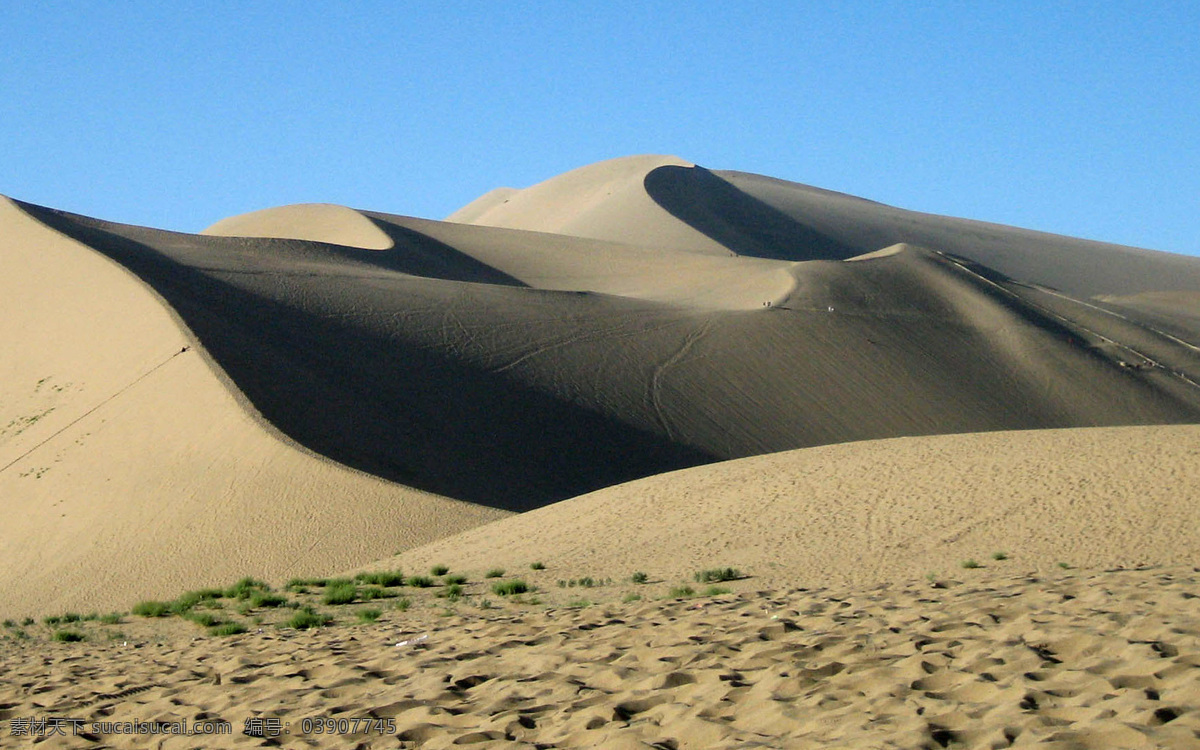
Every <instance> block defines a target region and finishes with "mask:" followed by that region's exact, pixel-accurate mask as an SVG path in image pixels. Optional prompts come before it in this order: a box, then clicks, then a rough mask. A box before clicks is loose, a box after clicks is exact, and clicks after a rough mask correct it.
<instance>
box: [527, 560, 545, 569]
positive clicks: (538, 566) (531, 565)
mask: <svg viewBox="0 0 1200 750" xmlns="http://www.w3.org/2000/svg"><path fill="white" fill-rule="evenodd" d="M529 569H530V570H545V569H546V563H544V562H541V561H539V562H532V563H529Z"/></svg>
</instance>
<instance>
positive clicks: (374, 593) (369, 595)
mask: <svg viewBox="0 0 1200 750" xmlns="http://www.w3.org/2000/svg"><path fill="white" fill-rule="evenodd" d="M389 596H395V594H392V593H389V592H388V590H387V589H385V588H383V587H382V586H367V587H365V588H362V589H359V592H358V598H359V599H361V600H363V601H364V602H370V601H374V600H376V599H386V598H387V597H389Z"/></svg>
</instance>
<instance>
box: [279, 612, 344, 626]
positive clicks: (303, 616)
mask: <svg viewBox="0 0 1200 750" xmlns="http://www.w3.org/2000/svg"><path fill="white" fill-rule="evenodd" d="M331 622H333V618H332V617H330V616H329V615H327V614H325V613H323V612H317V611H316V610H315V609H313V608H312V607H304V608H302V609H301V610H300V611H299V612H297V613H296V614H294V615H292V616H291V618H290V619H289V620H287V622H285V623H284V627H288V628H295V629H296V630H307V629H308V628H319V627H324V626H325V625H328V624H330V623H331Z"/></svg>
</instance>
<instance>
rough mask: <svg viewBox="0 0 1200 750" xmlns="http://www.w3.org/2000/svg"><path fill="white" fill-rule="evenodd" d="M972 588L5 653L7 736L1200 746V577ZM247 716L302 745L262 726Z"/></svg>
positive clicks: (496, 614) (0, 694)
mask: <svg viewBox="0 0 1200 750" xmlns="http://www.w3.org/2000/svg"><path fill="white" fill-rule="evenodd" d="M957 578H958V580H954V581H946V582H942V583H940V584H939V586H941V587H934V586H932V585H930V584H929V583H926V582H923V581H921V582H897V583H895V584H892V585H884V586H876V587H863V588H838V587H834V588H825V587H821V588H814V589H808V590H796V589H791V590H786V591H752V592H746V593H742V594H738V595H722V596H716V597H706V598H699V599H684V600H674V601H652V602H634V603H629V604H619V603H614V604H603V605H597V606H591V607H586V608H581V609H570V608H568V609H563V608H555V609H546V610H543V609H541V608H532V609H531V608H528V607H520V606H517V605H511V604H502V605H501V606H500V608H499V609H491V610H480V609H477V608H474V607H472V606H469V605H460V606H459V607H458V610H457V612H456V613H455V614H452V615H450V616H445V617H443V616H439V615H438V614H437V612H436V610H416V609H414V610H410V611H408V612H404V613H401V612H395V611H391V612H388V613H386V614H385V615H384V616H383V618H382V619H381V620H380V621H379V622H378V623H377V624H375V625H371V626H350V627H338V628H332V629H328V630H324V631H320V632H296V631H292V630H279V631H276V630H273V629H272V630H269V631H267V632H263V633H261V634H247V635H241V636H233V637H228V638H207V637H201V638H198V639H195V640H187V639H186V638H168V639H166V640H164V641H161V642H156V641H152V640H151V641H147V640H145V639H139V640H132V641H124V642H114V643H84V644H46V643H37V644H31V643H30V642H17V643H14V642H12V641H9V642H6V643H5V644H4V645H5V649H4V650H3V651H2V652H0V674H3V676H4V678H3V680H2V681H0V707H2V708H0V731H2V732H3V733H4V735H5V737H4V746H5V747H33V746H34V741H33V738H30V737H16V736H12V735H11V734H10V732H11V731H12V728H13V727H14V726H15V727H17V728H18V730H20V731H23V730H21V729H20V728H21V727H22V726H28V725H26V724H24V723H23V720H28V719H38V718H47V717H58V718H64V719H76V720H78V721H79V722H80V724H79V725H78V726H79V728H80V730H81V731H85V732H89V731H91V730H92V729H93V722H132V721H142V722H168V723H174V722H185V723H186V725H187V726H189V727H190V726H194V725H195V724H196V723H198V722H228V724H229V729H230V731H231V733H230V734H226V735H221V736H205V737H178V736H176V737H165V738H164V737H163V736H162V735H159V736H157V737H153V736H150V735H145V734H143V735H141V736H136V735H135V736H122V735H116V734H107V735H103V736H100V735H92V736H90V737H84V736H79V737H54V738H49V739H46V738H42V739H44V740H45V741H42V742H40V743H39V744H37V745H36V746H37V747H43V748H57V747H70V748H77V747H78V748H84V747H97V746H102V747H113V748H133V747H146V746H154V747H162V748H165V749H167V750H170V749H171V748H190V747H198V746H202V747H206V748H209V747H212V748H221V747H263V746H280V745H282V746H285V747H344V748H365V747H397V746H403V747H421V748H448V747H457V746H461V745H471V746H475V747H488V748H492V747H494V748H499V747H529V748H532V747H542V748H546V747H555V748H598V747H604V748H644V747H672V748H689V749H690V748H748V747H761V748H780V747H787V748H827V747H839V748H840V747H845V748H884V747H888V748H936V747H948V746H958V747H972V748H974V747H982V748H1007V747H1033V746H1037V747H1050V748H1094V749H1096V750H1099V749H1101V748H1194V747H1196V746H1197V745H1198V744H1200V580H1198V577H1197V573H1196V572H1195V570H1194V569H1193V568H1191V567H1171V568H1163V569H1148V570H1126V571H1114V572H1099V571H1068V572H1061V571H1060V572H1055V573H1048V574H1046V573H1043V574H1033V575H998V574H993V573H988V572H986V571H964V572H963V574H962V575H959V576H957ZM248 719H249V720H258V719H262V720H264V725H263V728H268V727H271V725H270V724H266V721H268V720H269V721H271V722H278V723H277V724H275V727H277V729H275V728H272V729H271V731H279V732H281V733H282V732H285V731H286V732H287V734H286V735H285V734H280V735H279V737H277V738H270V739H268V738H262V737H250V736H246V735H245V734H243V732H244V730H245V729H246V727H247V724H246V722H247V720H248ZM327 719H332V720H334V722H335V723H334V724H332V725H329V726H330V729H331V730H332V731H331V732H330V733H321V734H318V733H317V732H316V731H315V727H316V726H319V727H321V728H322V729H324V728H325V726H326V724H325V723H324V721H325V720H327ZM314 720H317V721H316V722H315V723H314ZM339 720H341V721H342V722H343V725H342V727H341V732H342V733H341V734H338V733H337V732H338V726H337V724H336V722H337V721H339ZM352 721H354V723H351V722H352ZM352 730H357V732H353V731H352Z"/></svg>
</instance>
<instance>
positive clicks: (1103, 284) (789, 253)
mask: <svg viewBox="0 0 1200 750" xmlns="http://www.w3.org/2000/svg"><path fill="white" fill-rule="evenodd" d="M0 228H2V231H0V266H2V267H3V272H2V273H0V291H2V292H3V299H4V300H5V303H4V305H5V307H4V310H5V315H4V316H0V344H2V346H3V350H4V351H5V352H11V353H13V354H12V355H6V356H5V357H4V358H3V359H0V384H2V386H3V389H2V390H0V499H2V501H3V503H4V510H5V511H6V512H5V523H4V524H3V526H2V527H0V616H3V617H5V618H8V622H6V624H5V626H4V629H3V631H2V632H0V638H2V639H3V643H4V646H5V650H4V652H3V656H2V657H0V670H2V671H0V674H2V675H3V676H2V677H0V735H2V736H0V745H3V746H7V744H5V743H8V744H13V746H27V745H32V744H33V742H32V738H20V737H17V736H15V735H13V734H12V729H13V727H14V719H15V720H17V724H16V726H18V727H20V726H22V725H21V721H22V720H23V718H25V717H36V716H39V715H41V716H50V715H64V716H68V717H72V718H79V719H86V720H87V721H89V722H90V721H100V720H120V719H130V720H133V719H137V720H142V721H155V720H157V721H167V720H174V719H179V720H188V721H193V720H205V719H209V720H212V719H221V720H224V721H228V722H231V725H232V726H233V727H234V733H233V734H232V735H229V736H225V737H223V738H204V741H203V742H199V741H198V740H197V739H196V738H170V739H167V740H166V741H165V742H163V743H162V744H161V746H162V747H168V748H169V747H197V746H204V747H225V746H259V745H267V746H271V745H275V746H278V745H280V744H282V745H284V746H288V747H290V746H293V745H295V746H331V747H342V746H345V747H364V748H365V747H398V746H405V745H404V743H407V744H408V746H427V747H441V746H447V745H450V744H469V743H478V744H480V745H482V746H485V747H487V746H497V747H499V746H501V745H504V746H508V745H512V744H517V745H521V744H522V743H523V744H524V745H526V746H538V747H626V746H627V747H829V746H834V747H940V746H950V745H952V744H953V743H959V744H961V745H963V746H969V747H1009V746H1015V747H1020V746H1025V745H1033V744H1043V745H1046V746H1048V747H1089V748H1090V747H1197V746H1200V733H1198V732H1200V726H1197V723H1196V721H1195V720H1194V717H1195V716H1198V715H1200V713H1197V712H1198V711H1200V680H1198V678H1200V674H1197V673H1195V670H1196V669H1197V664H1193V662H1194V661H1195V659H1196V653H1195V652H1196V643H1195V636H1196V632H1197V630H1196V627H1197V625H1196V614H1197V612H1196V608H1195V605H1194V604H1193V602H1194V601H1195V600H1196V598H1197V597H1200V589H1198V588H1197V586H1196V580H1195V576H1196V573H1195V570H1196V568H1197V566H1200V541H1197V540H1200V534H1198V533H1197V532H1200V528H1197V523H1198V522H1197V521H1196V518H1197V517H1198V515H1197V513H1196V512H1195V508H1196V505H1197V502H1198V501H1200V313H1198V311H1200V306H1198V303H1197V300H1200V259H1196V258H1189V257H1185V256H1176V255H1170V254H1166V253H1158V252H1155V251H1151V250H1143V249H1139V248H1129V247H1121V246H1115V245H1108V244H1105V243H1099V242H1091V241H1085V240H1077V239H1074V238H1067V237H1059V236H1055V235H1047V234H1044V233H1038V232H1032V231H1028V230H1022V229H1016V228H1011V227H1002V226H998V225H993V224H987V223H983V222H977V221H970V220H966V219H955V218H949V217H940V216H933V215H929V214H920V213H916V212H912V211H906V210H903V209H900V208H894V207H890V206H884V205H882V204H878V203H874V202H871V201H868V200H864V199H861V198H855V197H852V196H848V195H843V194H839V193H833V192H830V191H825V190H821V189H818V188H812V187H809V186H804V185H797V184H795V183H787V182H783V181H780V180H775V179H773V178H768V177H763V176H759V175H747V174H744V173H738V172H723V171H711V170H707V169H705V168H703V167H700V166H698V165H695V164H692V163H691V162H688V161H686V160H683V159H679V158H676V157H661V156H642V157H630V158H625V159H617V160H613V161H610V162H602V163H600V164H596V165H591V166H588V167H583V168H581V169H578V170H575V171H573V172H569V173H567V174H564V175H561V176H559V177H555V178H552V179H550V180H548V181H546V182H543V183H541V184H539V185H535V186H532V187H529V188H524V189H514V188H500V189H497V190H495V191H492V192H491V193H488V194H486V195H485V196H483V197H481V198H480V199H478V200H477V201H475V202H473V203H471V204H470V205H468V206H465V207H464V208H463V209H461V210H460V211H458V212H456V213H455V214H453V215H452V216H451V217H449V219H448V220H447V221H433V220H429V219H419V218H413V217H406V216H401V215H396V214H391V213H383V212H378V211H364V210H357V209H352V208H347V207H341V206H331V205H326V204H311V205H304V206H285V207H280V208H270V209H264V210H260V211H255V212H252V213H249V214H243V215H240V216H235V217H230V218H228V219H224V220H222V221H219V222H217V223H216V224H214V225H213V226H212V227H210V228H208V229H206V230H205V231H204V232H202V233H200V234H183V233H177V232H167V231H162V230H156V229H152V228H147V227H136V226H129V225H122V224H116V223H112V222H107V221H103V220H101V219H96V218H91V217H84V216H79V215H74V214H69V213H66V212H62V211H57V210H54V209H51V208H45V207H39V206H34V205H31V204H27V203H22V202H20V201H18V200H9V199H3V200H0ZM532 563H538V564H539V565H538V569H533V568H531V564H532ZM436 565H446V566H449V567H450V569H451V570H452V571H454V572H455V574H458V573H461V574H462V575H464V576H465V577H466V581H465V582H464V583H463V584H462V587H463V588H462V590H461V591H457V590H454V589H452V586H456V585H458V584H454V583H452V581H450V580H448V579H445V578H439V577H437V576H434V580H432V581H431V584H432V585H431V586H430V587H428V588H422V587H419V586H414V585H412V584H410V585H407V586H404V587H401V588H396V589H394V590H388V591H387V592H379V591H376V594H377V595H379V596H381V597H383V598H382V599H379V600H377V601H374V602H372V601H366V600H367V599H370V596H373V595H375V594H369V592H370V591H374V589H371V588H370V587H368V586H366V584H363V583H361V582H360V583H359V584H344V585H346V586H349V587H350V588H351V589H352V590H353V592H354V596H355V600H354V601H353V602H352V603H349V604H334V603H325V602H324V601H323V600H322V599H321V596H322V594H321V591H323V590H332V587H334V584H328V583H322V584H318V585H317V588H316V589H312V586H313V584H307V585H301V584H297V585H296V586H293V587H291V588H288V589H284V588H283V585H284V583H285V582H286V581H288V580H289V579H292V578H313V577H320V576H330V575H335V576H345V577H350V576H353V575H355V574H359V573H362V572H363V571H380V570H393V569H401V570H403V571H404V573H405V574H406V575H408V576H410V577H411V576H412V575H414V574H422V573H426V572H428V571H430V570H431V569H432V568H434V566H436ZM723 567H732V568H736V569H737V572H738V574H737V575H735V576H734V580H730V581H727V582H722V583H720V584H719V587H718V588H717V589H715V590H709V588H708V586H709V584H707V583H704V584H701V583H696V582H694V581H693V580H692V577H693V574H694V573H695V572H696V571H700V570H705V569H711V568H723ZM493 569H503V571H504V572H503V573H502V574H499V575H498V576H497V577H496V579H495V581H492V580H491V579H489V578H487V577H485V574H486V573H487V572H488V571H490V570H493ZM636 572H642V573H644V574H646V575H645V579H646V580H645V582H643V583H634V582H633V581H632V580H631V576H633V574H634V573H636ZM242 576H253V577H255V578H258V579H263V580H264V581H266V582H268V583H270V584H271V585H272V586H274V587H275V589H276V590H277V591H280V596H281V597H286V601H285V602H275V606H272V605H269V604H255V605H253V606H252V605H250V604H249V603H248V602H246V601H242V602H241V603H240V604H237V603H228V604H223V603H217V604H212V603H211V602H210V604H211V606H212V607H213V609H212V610H211V612H208V614H207V615H205V617H207V619H205V617H197V616H195V612H187V613H185V614H187V617H191V618H192V619H193V620H197V621H199V623H200V624H197V623H196V622H188V621H187V620H186V619H181V618H180V617H176V616H171V617H163V618H157V617H151V618H143V617H139V616H136V615H131V614H129V610H130V608H131V607H133V605H134V604H135V603H136V602H138V601H140V600H147V599H162V600H172V599H173V598H174V597H177V596H180V595H181V594H182V593H183V592H184V591H185V590H188V589H200V588H202V587H211V586H226V585H228V584H229V583H231V582H232V581H234V580H236V579H238V578H240V577H242ZM518 578H519V579H520V580H521V581H523V582H525V583H526V584H528V585H529V586H531V587H533V589H534V590H532V591H529V592H526V593H525V594H523V595H520V596H518V597H512V596H502V595H499V594H497V593H495V592H494V591H492V589H491V586H492V584H493V583H495V582H505V581H514V580H516V579H518ZM322 586H324V587H326V588H325V589H322V588H321V587H322ZM356 586H357V588H356ZM688 586H690V587H692V589H693V590H692V591H691V592H688V591H686V590H681V589H683V587H688ZM310 589H312V590H310ZM305 592H307V593H305ZM305 597H307V598H305ZM206 601H207V600H206ZM225 601H227V600H221V602H225ZM400 601H404V602H406V603H405V606H404V607H403V608H398V607H397V603H398V602H400ZM309 604H311V605H312V606H314V607H316V608H317V609H318V610H319V612H323V613H325V614H327V615H329V616H331V617H333V618H335V621H336V622H335V624H334V625H333V626H331V627H329V628H328V629H320V628H318V629H317V630H315V631H303V632H301V631H298V630H295V629H294V628H292V627H287V626H285V625H284V624H283V623H284V622H285V621H286V620H287V619H288V613H289V612H293V611H299V610H296V609H295V608H299V607H303V606H307V605H309ZM175 606H176V608H177V609H178V610H179V611H181V612H183V611H184V610H185V609H186V608H184V607H181V606H180V605H179V604H178V602H176V603H175ZM189 606H190V605H189ZM204 606H209V605H207V604H206V605H204ZM372 608H376V609H377V610H378V611H377V612H376V613H375V614H370V616H368V614H369V613H370V610H371V609H372ZM202 609H203V608H202ZM364 610H365V611H367V613H368V614H362V613H363V611H364ZM196 611H200V610H196ZM66 612H76V613H81V614H86V613H89V612H97V613H101V612H113V613H117V614H114V615H113V616H112V617H111V618H110V620H113V621H114V622H110V623H108V624H104V623H101V622H100V621H99V620H96V619H91V618H84V620H83V621H82V622H74V620H76V618H75V617H73V616H72V617H70V618H69V620H70V621H71V622H63V621H62V619H61V616H62V614H63V613H66ZM48 615H57V616H58V617H59V619H58V620H53V619H52V620H50V621H48V622H47V621H44V620H43V618H45V617H46V616H48ZM371 617H377V618H378V621H377V622H375V623H373V624H365V623H360V624H355V623H359V620H362V619H367V620H369V619H370V618H371ZM356 618H357V619H356ZM217 620H221V621H223V622H225V623H226V625H236V626H237V627H239V628H240V627H245V628H248V629H249V631H250V632H248V633H244V634H238V635H229V636H218V635H216V634H215V633H214V632H212V631H210V630H206V629H205V627H204V626H205V624H206V623H210V622H215V621H217ZM64 628H66V631H67V632H78V633H79V634H80V635H81V636H82V637H84V638H85V640H84V641H83V642H82V643H66V642H56V641H54V640H53V638H54V637H55V633H58V632H61V631H63V629H64ZM235 629H236V628H235ZM401 642H405V645H403V646H397V644H398V643H401ZM317 716H332V717H342V718H366V717H373V718H375V719H394V720H395V726H394V727H388V726H383V727H382V728H383V729H384V730H386V731H373V732H368V733H366V734H360V735H359V736H357V737H354V736H334V737H330V736H323V737H317V736H315V735H313V734H312V733H311V732H308V733H306V736H304V737H300V736H298V734H300V732H299V730H297V735H296V736H292V737H291V739H288V740H287V741H286V742H281V740H279V739H270V738H263V737H251V736H247V735H245V734H243V733H242V728H243V727H242V724H243V722H244V721H245V720H246V719H247V718H254V719H261V718H270V719H280V720H283V721H288V722H292V723H293V724H296V723H298V722H301V721H303V719H305V718H314V717H317ZM376 729H380V725H377V726H376ZM150 741H151V740H150V739H148V738H146V737H141V738H137V737H133V738H131V737H121V736H119V735H116V734H111V733H105V734H104V735H103V736H101V737H93V738H86V737H76V738H69V739H64V738H50V739H47V740H46V741H45V742H44V743H38V744H39V746H45V747H55V746H63V747H140V746H145V743H146V742H150ZM155 741H157V740H155Z"/></svg>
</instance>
